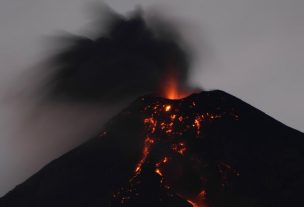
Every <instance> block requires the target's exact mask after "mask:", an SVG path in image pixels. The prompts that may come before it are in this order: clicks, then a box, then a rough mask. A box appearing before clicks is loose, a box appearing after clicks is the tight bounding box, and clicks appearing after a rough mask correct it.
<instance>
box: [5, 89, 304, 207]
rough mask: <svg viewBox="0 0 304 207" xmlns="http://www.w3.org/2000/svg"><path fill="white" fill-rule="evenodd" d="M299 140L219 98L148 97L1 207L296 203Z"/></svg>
mask: <svg viewBox="0 0 304 207" xmlns="http://www.w3.org/2000/svg"><path fill="white" fill-rule="evenodd" d="M303 137H304V135H303V133H301V132H299V131H297V130H294V129H291V128H289V127H287V126H285V125H283V124H282V123H280V122H278V121H276V120H274V119H273V118H271V117H269V116H268V115H266V114H265V113H263V112H261V111H259V110H258V109H255V108H254V107H252V106H250V105H249V104H247V103H245V102H243V101H241V100H240V99H238V98H236V97H234V96H232V95H229V94H227V93H225V92H223V91H218V90H217V91H203V92H201V93H195V94H192V95H190V96H186V97H184V98H181V99H173V100H171V99H167V98H161V97H157V96H155V95H148V96H144V97H141V98H139V99H137V100H135V101H134V102H133V103H132V104H130V105H129V106H128V107H127V108H126V109H125V110H123V111H122V112H120V113H119V114H118V115H117V116H115V117H114V118H113V119H112V120H110V121H109V122H108V123H107V124H106V125H105V126H104V127H103V129H102V130H101V131H100V133H99V134H98V135H97V136H96V137H94V138H92V139H90V140H89V141H88V142H86V143H84V144H82V145H81V146H79V147H77V148H75V149H74V150H72V151H70V152H68V153H66V154H64V155H63V156H61V157H60V158H58V159H56V160H54V161H52V162H51V163H49V164H48V165H47V166H45V167H44V168H43V169H41V170H40V171H39V172H38V173H36V174H35V175H33V176H32V177H30V178H29V179H28V180H26V181H25V182H24V183H22V184H20V185H18V186H17V187H16V188H15V189H14V190H12V191H11V192H9V193H8V194H7V195H5V196H4V197H2V198H1V199H0V206H1V207H2V206H3V207H18V206H24V207H40V206H44V207H53V206H58V207H66V206H73V207H87V206H89V207H99V206H105V207H142V206H145V207H244V206H245V207H285V206H299V203H301V202H303V201H302V200H303V199H302V194H303V185H304V173H303V172H304V167H303V160H304V141H303V140H304V139H303Z"/></svg>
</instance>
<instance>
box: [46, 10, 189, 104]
mask: <svg viewBox="0 0 304 207" xmlns="http://www.w3.org/2000/svg"><path fill="white" fill-rule="evenodd" d="M107 13H108V14H107V16H106V18H104V19H106V21H105V20H104V21H103V24H102V25H98V24H95V25H94V26H95V27H100V28H102V31H99V32H98V34H97V35H95V37H79V36H77V37H76V36H70V37H67V38H65V40H66V41H68V42H72V44H71V45H69V47H67V48H65V49H63V50H61V51H59V52H58V53H57V55H55V58H54V59H53V60H52V65H53V66H54V67H55V72H54V73H53V76H52V77H51V80H50V84H49V85H48V86H51V97H53V98H54V97H55V98H56V97H57V98H58V97H60V98H64V99H73V100H74V99H76V100H84V101H91V100H101V101H117V100H122V99H125V98H128V97H132V96H135V95H142V94H144V93H157V92H158V90H159V88H160V87H161V86H160V85H161V84H162V83H161V82H162V81H164V79H163V78H164V76H165V74H166V73H168V71H170V73H172V72H174V74H175V75H176V76H177V77H178V79H179V82H180V85H181V86H183V87H186V80H187V73H188V69H189V63H190V56H189V53H188V52H187V50H185V48H183V47H182V46H181V45H182V43H183V42H182V38H180V34H179V33H178V32H177V30H176V29H174V26H173V25H172V24H171V25H170V24H168V22H165V21H161V20H160V19H159V18H158V19H157V20H156V19H154V20H153V19H151V18H150V20H149V21H148V23H147V21H146V20H145V18H144V15H143V12H141V11H136V12H134V13H132V14H131V15H128V16H120V15H118V14H115V13H113V12H112V11H108V12H107ZM103 16H105V15H103Z"/></svg>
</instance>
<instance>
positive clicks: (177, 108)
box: [114, 84, 239, 207]
mask: <svg viewBox="0 0 304 207" xmlns="http://www.w3.org/2000/svg"><path fill="white" fill-rule="evenodd" d="M173 85H174V84H173ZM171 89H172V88H171ZM175 89H176V88H175V87H173V91H170V90H169V93H168V97H169V98H181V97H183V96H182V95H181V94H179V93H177V92H176V91H175ZM170 92H172V93H170ZM142 100H143V101H144V99H142ZM185 103H187V104H185ZM199 107H202V105H201V103H199V104H198V102H195V101H190V102H187V99H181V100H174V101H172V100H166V99H160V100H159V101H154V102H152V103H151V102H149V103H148V104H144V107H143V109H142V110H143V111H142V113H143V114H144V119H143V124H144V142H143V148H142V154H141V157H140V159H139V160H138V162H137V163H136V165H135V166H134V174H133V177H132V178H131V179H130V180H129V186H128V187H126V188H122V189H121V190H120V191H119V192H117V193H115V194H114V197H115V199H118V200H120V203H122V204H124V205H125V204H126V205H127V203H128V201H129V200H132V199H135V198H136V196H137V195H139V194H138V193H137V189H138V187H136V186H138V185H140V184H141V182H142V180H141V179H142V176H144V175H145V174H146V173H147V174H151V173H152V174H155V175H157V176H158V177H159V187H160V188H163V189H165V191H168V194H170V193H171V194H172V193H173V194H175V195H177V196H178V197H180V198H181V199H183V200H184V201H187V202H188V203H189V204H191V205H192V206H193V207H203V206H204V207H205V206H208V205H207V203H206V199H208V188H207V187H206V186H208V185H206V180H208V179H207V178H206V177H205V176H206V175H205V173H204V171H206V167H208V166H209V164H208V163H207V162H206V161H205V159H204V157H201V154H200V153H201V152H200V151H199V150H198V151H197V146H198V145H203V144H204V140H205V138H204V126H208V125H210V124H212V123H214V122H217V121H220V120H221V119H224V118H226V119H227V118H228V119H237V118H238V116H237V115H236V114H234V113H233V112H228V113H227V112H216V111H214V112H207V111H204V112H202V111H201V110H198V108H199ZM211 166H212V165H211ZM214 166H216V170H217V172H218V173H219V174H220V175H221V178H220V179H221V181H220V182H221V186H226V184H227V183H228V182H229V179H230V177H231V176H238V175H239V173H238V171H237V170H236V169H234V168H233V167H231V166H230V165H229V164H228V163H226V162H224V161H217V163H215V165H214Z"/></svg>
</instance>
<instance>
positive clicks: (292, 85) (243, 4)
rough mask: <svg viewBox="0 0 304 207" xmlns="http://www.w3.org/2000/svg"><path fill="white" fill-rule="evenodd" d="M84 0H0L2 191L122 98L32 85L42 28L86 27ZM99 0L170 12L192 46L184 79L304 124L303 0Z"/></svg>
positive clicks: (43, 47)
mask: <svg viewBox="0 0 304 207" xmlns="http://www.w3.org/2000/svg"><path fill="white" fill-rule="evenodd" d="M87 2H88V1H86V0H60V1H49V0H40V1H36V0H22V1H19V0H1V1H0V34H1V35H0V63H1V66H0V67H1V70H0V130H1V137H0V186H1V187H0V195H2V194H4V193H5V192H7V191H8V190H10V189H11V188H12V187H13V186H15V185H16V184H18V183H20V182H22V181H23V180H24V179H25V178H27V177H28V176H30V175H31V174H33V173H34V172H35V171H37V170H38V169H40V168H41V167H42V166H43V165H45V164H46V163H47V162H49V161H50V160H52V159H54V158H55V157H57V156H59V155H60V154H62V153H63V152H65V151H66V150H68V149H70V148H72V147H73V146H75V145H76V144H77V143H79V142H81V140H82V137H87V136H89V135H92V134H94V132H95V131H94V130H96V128H97V127H98V126H100V125H102V123H103V122H104V121H105V120H107V119H108V118H109V117H111V116H112V115H113V114H114V113H115V112H116V111H117V110H118V109H119V108H121V107H122V105H123V104H119V105H114V106H113V105H112V106H100V105H96V104H84V103H82V104H80V103H43V102H41V97H40V96H37V94H35V93H34V92H32V89H33V88H35V83H36V82H39V80H40V79H42V78H43V77H42V74H35V72H33V71H35V70H33V68H37V67H39V66H43V64H42V63H41V62H40V61H41V60H43V59H45V58H46V57H47V56H48V55H49V54H50V52H51V51H53V50H54V48H52V47H50V45H49V44H48V43H47V41H46V39H47V37H50V36H52V35H55V34H58V32H62V31H66V32H71V33H76V34H85V33H87V32H94V31H88V29H87V27H85V26H86V25H87V23H89V22H90V20H91V18H92V14H90V13H89V12H86V11H91V10H92V8H89V7H88V6H86V3H87ZM92 2H93V1H92ZM106 2H107V3H108V4H109V6H111V7H112V8H113V9H114V10H116V11H117V12H119V13H126V12H129V11H132V10H133V9H134V7H135V6H136V5H141V6H142V7H143V9H144V10H146V11H147V12H146V14H147V16H149V15H153V14H155V12H156V11H157V12H160V13H162V14H163V15H164V16H165V17H166V18H168V19H172V20H173V21H176V22H177V23H178V24H179V25H180V26H181V31H182V32H183V34H184V35H185V37H187V39H188V41H189V42H188V44H189V45H192V46H193V47H194V49H195V50H196V52H197V58H196V60H197V61H196V62H194V64H193V73H191V74H190V82H191V83H193V84H194V85H199V86H200V87H203V88H204V89H215V88H217V89H222V90H225V91H227V92H229V93H231V94H233V95H236V96H237V97H239V98H241V99H243V100H245V101H246V102H248V103H250V104H252V105H253V106H255V107H257V108H259V109H261V110H262V111H264V112H266V113H267V114H269V115H271V116H273V117H274V118H276V119H278V120H279V121H281V122H283V123H285V124H287V125H288V126H291V127H293V128H296V129H298V130H300V131H304V109H303V106H304V95H303V94H304V93H303V91H304V82H303V77H304V69H303V68H304V58H303V54H304V12H303V10H304V1H303V0H255V1H252V0H251V1H250V0H203V1H202V0H187V1H184V0H155V1H153V0H108V1H106ZM93 16H94V15H93ZM206 48H208V49H206ZM206 52H207V55H206V54H205V53H206ZM201 56H202V57H203V56H204V58H200V57H201ZM206 57H208V58H207V59H206ZM44 75H45V74H44ZM79 117H81V118H79ZM71 139H73V141H71Z"/></svg>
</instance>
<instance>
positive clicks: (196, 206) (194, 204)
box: [187, 200, 200, 207]
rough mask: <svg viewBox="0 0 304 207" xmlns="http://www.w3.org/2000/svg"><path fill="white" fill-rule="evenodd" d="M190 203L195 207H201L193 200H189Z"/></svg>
mask: <svg viewBox="0 0 304 207" xmlns="http://www.w3.org/2000/svg"><path fill="white" fill-rule="evenodd" d="M187 201H188V203H190V204H191V205H192V206H193V207H200V206H199V205H197V204H196V203H194V202H193V201H191V200H187Z"/></svg>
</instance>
